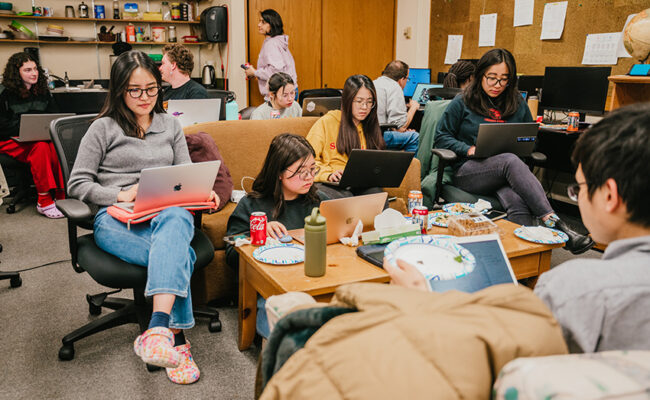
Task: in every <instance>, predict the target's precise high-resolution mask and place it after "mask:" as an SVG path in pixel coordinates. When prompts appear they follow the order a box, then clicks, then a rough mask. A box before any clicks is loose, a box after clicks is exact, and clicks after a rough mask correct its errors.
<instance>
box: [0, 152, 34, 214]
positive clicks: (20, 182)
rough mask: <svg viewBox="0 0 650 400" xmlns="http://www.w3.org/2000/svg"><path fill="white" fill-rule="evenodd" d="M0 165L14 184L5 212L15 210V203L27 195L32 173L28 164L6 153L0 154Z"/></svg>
mask: <svg viewBox="0 0 650 400" xmlns="http://www.w3.org/2000/svg"><path fill="white" fill-rule="evenodd" d="M0 166H1V167H2V169H4V170H5V171H7V175H8V178H7V179H9V180H10V181H11V183H12V185H13V186H14V193H13V196H12V198H11V201H10V202H9V205H7V214H13V213H15V212H16V205H17V204H18V203H20V202H21V201H23V200H25V199H26V198H27V197H29V194H30V187H31V184H32V180H33V179H32V174H31V172H30V171H29V165H28V164H25V163H22V162H20V161H18V160H16V159H15V158H13V157H10V156H8V155H6V154H0Z"/></svg>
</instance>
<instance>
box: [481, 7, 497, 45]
mask: <svg viewBox="0 0 650 400" xmlns="http://www.w3.org/2000/svg"><path fill="white" fill-rule="evenodd" d="M496 36H497V14H496V13H494V14H483V15H481V25H480V27H479V30H478V47H492V46H494V41H495V38H496Z"/></svg>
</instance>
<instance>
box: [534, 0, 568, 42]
mask: <svg viewBox="0 0 650 400" xmlns="http://www.w3.org/2000/svg"><path fill="white" fill-rule="evenodd" d="M568 3H569V2H568V1H558V2H557V3H546V5H545V6H544V18H542V35H541V36H540V39H541V40H546V39H560V38H561V37H562V31H564V20H565V19H566V8H567V4H568Z"/></svg>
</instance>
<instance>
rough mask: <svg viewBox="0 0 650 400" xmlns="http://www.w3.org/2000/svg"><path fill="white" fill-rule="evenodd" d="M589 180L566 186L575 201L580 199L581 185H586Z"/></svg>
mask: <svg viewBox="0 0 650 400" xmlns="http://www.w3.org/2000/svg"><path fill="white" fill-rule="evenodd" d="M586 184H587V182H578V183H573V184H571V185H569V186H567V188H566V192H567V194H568V195H569V198H570V199H571V200H573V201H578V194H580V185H586Z"/></svg>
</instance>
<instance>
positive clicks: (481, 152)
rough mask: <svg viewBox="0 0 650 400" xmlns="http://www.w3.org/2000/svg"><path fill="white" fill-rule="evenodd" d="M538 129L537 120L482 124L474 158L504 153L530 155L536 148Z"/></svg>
mask: <svg viewBox="0 0 650 400" xmlns="http://www.w3.org/2000/svg"><path fill="white" fill-rule="evenodd" d="M538 130H539V124H537V122H521V123H506V124H481V125H479V127H478V136H477V138H476V151H475V152H474V158H486V157H491V156H493V155H496V154H502V153H513V154H514V155H516V156H519V157H528V156H530V154H531V153H532V152H533V150H534V149H535V142H536V141H537V132H538Z"/></svg>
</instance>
